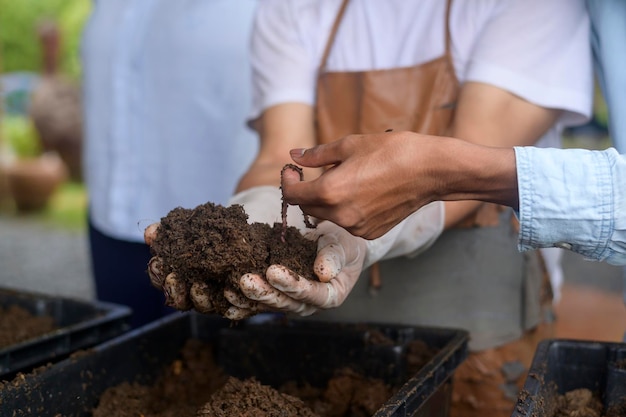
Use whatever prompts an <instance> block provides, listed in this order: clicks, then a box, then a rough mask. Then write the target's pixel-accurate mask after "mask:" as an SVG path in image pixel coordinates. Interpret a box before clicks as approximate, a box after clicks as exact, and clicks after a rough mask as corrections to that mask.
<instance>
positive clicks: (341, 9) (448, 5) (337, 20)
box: [319, 0, 452, 73]
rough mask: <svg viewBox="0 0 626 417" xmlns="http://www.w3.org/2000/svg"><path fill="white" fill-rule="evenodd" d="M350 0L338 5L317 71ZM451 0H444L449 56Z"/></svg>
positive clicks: (322, 63)
mask: <svg viewBox="0 0 626 417" xmlns="http://www.w3.org/2000/svg"><path fill="white" fill-rule="evenodd" d="M349 1H350V0H343V1H342V2H341V6H340V7H339V11H338V12H337V16H336V17H335V21H334V22H333V27H332V28H331V30H330V36H328V40H327V41H326V47H325V48H324V54H323V55H322V61H321V62H320V67H319V73H322V71H323V70H324V69H325V68H326V62H327V61H328V56H329V55H330V50H331V49H332V47H333V44H334V43H335V38H336V37H337V31H338V30H339V23H341V19H343V15H344V14H345V12H346V8H347V6H348V2H349ZM451 5H452V0H447V1H446V53H445V54H446V55H447V56H450V54H451V51H452V47H451V45H452V37H451V36H450V10H451V9H452V7H451Z"/></svg>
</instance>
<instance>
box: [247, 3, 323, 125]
mask: <svg viewBox="0 0 626 417" xmlns="http://www.w3.org/2000/svg"><path fill="white" fill-rule="evenodd" d="M294 7H296V5H294V2H291V1H285V0H264V1H261V2H259V5H258V8H257V13H256V16H255V21H254V25H253V29H252V39H251V65H252V95H253V96H252V110H251V114H250V117H249V124H252V122H253V121H254V120H256V119H257V118H258V117H259V116H260V115H261V114H262V113H263V111H264V110H265V109H267V108H269V107H271V106H274V105H276V104H280V103H285V102H301V103H305V104H313V103H314V100H315V73H316V67H315V65H313V63H312V58H311V56H310V52H309V51H308V50H307V48H306V47H305V44H304V42H303V40H302V37H301V36H300V31H299V27H298V19H297V18H296V15H297V11H296V10H294Z"/></svg>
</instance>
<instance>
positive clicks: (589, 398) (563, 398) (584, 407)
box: [554, 388, 626, 417]
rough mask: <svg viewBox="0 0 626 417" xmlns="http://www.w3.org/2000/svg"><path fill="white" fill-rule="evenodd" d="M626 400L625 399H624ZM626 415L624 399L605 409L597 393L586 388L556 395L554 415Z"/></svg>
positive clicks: (589, 416) (606, 416) (555, 416)
mask: <svg viewBox="0 0 626 417" xmlns="http://www.w3.org/2000/svg"><path fill="white" fill-rule="evenodd" d="M625 400H626V399H625ZM625 415H626V401H624V402H619V403H618V404H615V405H613V406H611V407H609V408H608V410H606V413H604V406H603V404H602V401H601V400H600V398H599V396H598V395H597V394H594V393H593V392H591V390H589V389H587V388H579V389H574V390H571V391H568V392H566V393H565V394H563V395H559V396H558V397H557V407H556V411H555V413H554V417H621V416H625Z"/></svg>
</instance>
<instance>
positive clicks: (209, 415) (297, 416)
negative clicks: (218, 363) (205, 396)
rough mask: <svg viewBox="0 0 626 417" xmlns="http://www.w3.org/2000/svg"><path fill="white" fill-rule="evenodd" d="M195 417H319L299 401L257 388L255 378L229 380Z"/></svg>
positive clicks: (259, 385)
mask: <svg viewBox="0 0 626 417" xmlns="http://www.w3.org/2000/svg"><path fill="white" fill-rule="evenodd" d="M197 415H198V417H201V416H202V417H230V416H241V417H283V416H293V417H319V416H317V414H315V413H314V412H313V411H311V410H310V409H309V408H307V407H306V406H305V405H304V402H302V400H300V399H299V398H296V397H293V396H291V395H288V394H283V393H280V392H278V391H276V390H275V389H273V388H271V387H269V386H266V385H261V384H260V383H259V382H258V381H257V380H256V379H254V378H250V379H247V380H245V381H242V380H240V379H237V378H234V377H230V378H229V379H228V381H226V384H225V385H224V387H222V389H220V390H219V391H217V392H216V393H215V394H214V395H213V397H212V398H211V401H210V402H208V403H207V404H205V405H204V406H202V407H201V408H200V410H199V411H198V414H197Z"/></svg>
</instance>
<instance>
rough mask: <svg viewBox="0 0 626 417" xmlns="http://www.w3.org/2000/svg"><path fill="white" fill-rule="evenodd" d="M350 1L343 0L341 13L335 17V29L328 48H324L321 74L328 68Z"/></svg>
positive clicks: (329, 38)
mask: <svg viewBox="0 0 626 417" xmlns="http://www.w3.org/2000/svg"><path fill="white" fill-rule="evenodd" d="M348 2H349V0H343V1H342V2H341V7H339V11H338V12H337V17H335V22H334V23H333V27H332V29H331V30H330V36H328V40H327V41H326V48H324V55H322V62H321V63H320V71H319V72H320V73H321V72H322V70H323V69H324V68H326V61H328V55H330V50H331V49H332V47H333V44H334V43H335V37H336V36H337V31H338V30H339V23H341V19H342V18H343V15H344V14H345V12H346V7H347V6H348Z"/></svg>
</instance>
